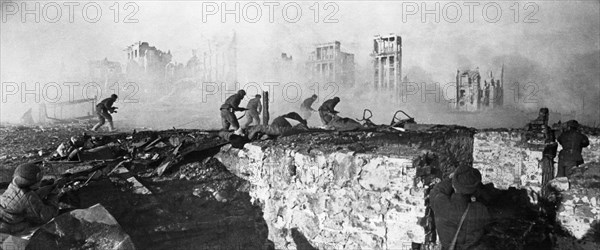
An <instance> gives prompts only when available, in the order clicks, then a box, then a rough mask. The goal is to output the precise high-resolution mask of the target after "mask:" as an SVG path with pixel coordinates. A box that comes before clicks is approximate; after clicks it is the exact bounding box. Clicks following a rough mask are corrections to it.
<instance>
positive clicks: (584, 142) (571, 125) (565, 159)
mask: <svg viewBox="0 0 600 250" xmlns="http://www.w3.org/2000/svg"><path fill="white" fill-rule="evenodd" d="M578 128H579V123H578V122H577V121H575V120H570V121H568V122H567V130H566V131H565V132H563V133H562V134H561V135H560V136H559V137H558V143H560V145H561V146H562V150H561V151H560V153H559V154H558V172H557V174H556V177H568V176H567V175H568V174H569V172H570V170H571V169H572V168H573V167H576V166H579V165H581V164H583V163H584V162H583V157H582V156H581V150H582V148H584V147H587V146H589V145H590V141H589V139H588V138H587V136H585V135H584V134H582V133H581V132H579V130H578Z"/></svg>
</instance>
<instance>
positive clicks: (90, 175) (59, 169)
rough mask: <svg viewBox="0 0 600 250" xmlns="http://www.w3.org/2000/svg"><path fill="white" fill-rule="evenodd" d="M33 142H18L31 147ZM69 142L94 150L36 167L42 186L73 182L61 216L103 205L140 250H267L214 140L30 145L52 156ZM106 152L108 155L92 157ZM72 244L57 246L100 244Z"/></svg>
mask: <svg viewBox="0 0 600 250" xmlns="http://www.w3.org/2000/svg"><path fill="white" fill-rule="evenodd" d="M32 135H35V134H34V133H23V134H19V135H15V136H18V137H21V138H22V140H23V141H31V139H30V138H29V136H32ZM72 136H74V137H77V141H80V140H79V139H83V140H85V142H84V143H83V144H85V145H93V146H92V148H87V149H85V150H84V151H85V152H88V154H87V155H86V156H85V157H81V156H83V154H79V158H80V159H78V160H68V159H65V158H64V157H60V156H58V155H57V154H54V155H50V154H48V155H47V157H46V159H45V160H44V161H43V162H41V161H40V164H43V166H42V167H43V169H44V172H45V178H53V179H59V178H63V177H64V176H67V177H69V178H73V179H72V180H71V184H70V185H69V186H67V187H65V188H64V189H69V192H68V194H69V195H66V196H64V197H63V198H64V199H61V207H62V209H63V211H67V212H68V211H70V210H71V209H73V208H87V207H90V206H93V205H95V204H101V205H102V206H103V207H105V208H106V211H108V213H110V215H112V216H113V217H114V219H116V221H117V222H118V224H119V225H120V226H121V228H122V229H123V230H124V232H126V233H127V234H128V235H129V236H130V237H131V241H132V242H133V244H134V245H135V247H136V248H137V249H168V248H172V249H198V248H204V249H213V248H222V249H264V248H265V247H266V246H268V244H269V242H268V241H267V227H266V224H265V223H264V220H263V219H262V217H263V216H262V211H261V209H260V207H258V206H256V205H254V204H252V203H251V202H250V196H249V195H248V189H249V188H248V186H249V184H248V182H247V181H245V180H243V179H241V178H239V177H237V176H235V175H233V174H231V173H230V172H229V171H228V170H227V168H225V166H223V165H222V164H221V163H220V162H219V161H217V160H215V159H214V158H211V156H212V155H214V154H215V153H216V152H218V150H219V148H220V147H221V146H222V145H223V144H225V143H226V141H224V140H223V139H221V138H220V137H219V136H218V135H217V133H216V132H212V131H198V130H168V131H158V132H156V131H142V132H135V131H134V132H133V133H116V134H90V135H87V136H86V135H83V132H81V133H79V131H76V132H73V134H68V133H64V134H62V135H61V136H60V137H59V138H57V139H56V140H53V141H52V142H53V143H51V144H49V145H43V144H37V142H36V141H31V144H30V145H35V146H36V147H43V148H52V147H54V148H53V149H56V148H57V147H58V145H60V144H61V143H68V142H69V139H70V138H71V137H72ZM84 138H85V139H84ZM71 141H72V140H71ZM39 142H41V143H44V142H45V141H39ZM106 146H109V149H110V150H101V151H100V150H97V149H98V148H105V147H106ZM82 152H83V151H82ZM107 152H110V153H107ZM11 165H12V164H11ZM6 171H7V172H8V171H10V170H6ZM8 176H9V177H10V176H12V172H11V173H10V174H8ZM5 184H7V183H5ZM100 231H102V230H100ZM100 231H99V232H100ZM64 232H67V231H64ZM45 235H46V236H47V237H46V236H44V237H46V238H48V237H50V238H53V237H54V238H56V237H59V238H61V237H69V236H66V235H60V234H59V235H58V236H56V235H54V236H51V235H53V233H52V232H48V233H47V234H45ZM70 236H73V235H70ZM96 236H98V235H95V236H94V237H96ZM75 237H76V239H68V238H64V239H61V241H60V242H62V243H60V244H67V245H69V244H70V246H73V247H75V248H78V249H79V248H85V247H90V246H97V244H99V241H97V240H96V238H93V237H92V236H90V237H87V236H82V235H80V234H75ZM34 244H35V243H34ZM57 244H59V243H57ZM92 248H93V247H92ZM99 249H104V248H103V247H100V248H99ZM107 249H113V248H112V247H108V248H107Z"/></svg>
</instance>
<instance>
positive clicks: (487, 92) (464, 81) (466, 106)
mask: <svg viewBox="0 0 600 250" xmlns="http://www.w3.org/2000/svg"><path fill="white" fill-rule="evenodd" d="M481 78H482V77H481V74H480V73H479V68H476V69H475V70H464V71H461V70H457V71H456V103H455V106H454V107H455V108H456V109H457V110H460V111H480V110H486V109H494V108H497V107H501V106H502V105H503V103H504V101H503V98H504V65H502V68H501V70H500V79H495V78H494V75H493V73H492V71H490V72H489V75H488V78H487V79H484V80H483V83H482V82H481Z"/></svg>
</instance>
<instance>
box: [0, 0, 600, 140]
mask: <svg viewBox="0 0 600 250" xmlns="http://www.w3.org/2000/svg"><path fill="white" fill-rule="evenodd" d="M14 3H16V4H17V5H18V6H19V10H18V11H17V12H15V9H11V7H10V6H8V5H7V2H2V23H1V25H2V27H1V29H0V34H1V36H0V49H1V52H2V53H1V56H0V57H1V58H0V65H1V68H0V69H1V70H0V82H2V89H1V91H2V93H1V94H2V100H1V101H2V102H1V103H0V104H1V107H0V122H3V123H5V122H19V119H20V117H21V115H22V114H23V113H24V112H25V111H27V110H28V109H29V108H34V109H35V108H36V107H37V106H38V105H39V104H41V103H48V102H51V101H56V99H60V101H67V100H69V98H74V99H78V98H84V97H86V96H87V97H93V96H98V98H105V97H107V96H109V95H110V94H111V93H113V92H115V91H118V92H119V95H120V97H121V98H120V100H119V102H117V104H116V106H119V113H118V114H116V115H115V123H116V124H117V126H119V124H127V125H129V126H133V127H148V128H155V129H165V128H171V127H173V126H176V127H186V128H218V127H219V126H220V118H219V111H218V107H219V106H220V104H221V103H222V102H223V101H224V100H225V99H226V98H227V97H228V96H229V95H231V94H233V93H235V91H236V90H237V89H236V86H239V87H244V86H245V87H247V89H248V91H249V93H248V94H249V95H248V96H247V98H246V99H245V100H244V101H243V102H242V105H245V103H246V101H247V100H248V99H249V97H251V96H253V95H254V94H256V93H257V92H258V89H257V88H256V86H260V87H261V88H262V90H270V91H271V93H270V95H271V96H270V99H271V100H272V103H271V117H272V118H274V117H276V116H278V115H281V114H284V113H287V112H289V111H292V110H296V109H297V108H298V106H299V105H300V103H301V102H302V100H304V99H305V98H307V97H309V96H310V95H312V94H318V95H319V97H320V98H319V99H318V100H317V103H315V105H314V106H317V107H318V105H320V103H322V102H323V101H325V99H327V98H332V97H333V96H339V97H341V99H342V101H341V102H340V104H339V105H338V109H339V110H340V111H341V115H342V116H347V117H351V118H360V117H361V116H362V112H363V109H365V108H369V109H371V110H372V111H373V113H374V117H373V121H374V122H376V123H383V124H387V123H389V122H390V120H391V116H392V115H393V113H394V112H395V111H396V110H404V111H406V112H407V113H409V114H410V115H411V116H414V117H415V119H416V120H417V122H419V123H443V124H460V125H466V126H474V127H522V126H523V125H524V124H525V123H526V122H527V120H528V119H533V118H534V116H535V115H536V114H537V109H539V108H541V107H549V108H550V109H551V110H553V111H554V114H555V115H554V116H553V117H552V116H551V120H552V119H554V120H553V121H556V120H558V119H563V120H564V119H568V118H574V119H579V120H580V122H582V123H584V124H588V125H594V124H596V125H598V124H600V120H598V117H600V113H599V110H600V109H598V107H599V106H600V103H599V100H600V75H599V74H600V73H599V72H600V62H599V59H598V58H599V54H600V26H599V25H598V23H599V22H600V13H599V3H598V2H597V1H581V2H576V4H573V3H567V2H533V3H532V4H533V5H531V6H526V5H525V3H520V5H518V6H516V7H517V8H515V6H514V4H515V3H512V2H504V1H501V2H497V3H496V4H497V6H496V5H494V6H495V7H494V8H496V9H499V10H500V11H501V14H500V16H499V18H497V19H498V20H497V21H496V18H495V17H496V16H495V14H494V13H495V12H494V11H493V10H494V9H492V7H489V6H491V5H489V6H488V5H486V4H487V3H488V2H481V3H479V5H477V6H474V7H473V8H474V12H473V13H472V15H471V16H472V19H473V21H471V20H470V19H469V18H470V16H469V15H470V14H469V13H468V11H469V8H468V6H466V5H465V3H463V2H458V3H457V4H458V5H457V6H458V9H460V11H461V15H460V18H458V19H459V20H458V21H457V22H452V21H454V20H455V19H456V18H455V17H457V15H456V14H457V13H456V9H457V8H456V6H450V5H448V4H449V3H448V2H445V1H440V2H432V1H425V2H405V1H402V2H373V1H365V2H346V1H343V2H334V3H333V4H331V5H328V6H325V3H319V5H318V6H317V5H315V3H312V2H298V3H297V7H298V8H299V9H300V10H301V12H302V13H301V14H299V15H300V18H298V20H297V21H296V20H295V19H294V18H295V17H296V16H297V15H294V13H295V12H294V9H289V10H288V12H287V13H285V14H284V13H283V11H282V10H283V8H284V6H286V3H289V2H281V3H279V5H278V6H273V8H274V10H275V11H274V12H273V21H272V22H271V21H270V16H269V14H270V13H269V12H268V11H269V8H268V6H265V5H264V3H262V2H258V5H259V6H261V7H260V9H261V11H262V13H261V16H260V20H258V21H257V22H252V21H253V19H252V18H253V17H256V13H255V12H254V10H255V8H254V7H255V6H248V5H247V4H248V2H239V4H240V7H239V9H238V10H239V12H240V15H239V22H236V20H235V17H236V15H235V14H229V15H223V14H222V13H223V12H222V10H223V9H222V7H223V6H225V7H226V8H228V9H235V8H236V7H235V4H236V2H181V3H178V4H170V3H169V2H166V1H164V2H163V1H142V2H134V4H135V6H132V7H130V8H125V6H124V5H125V3H120V5H119V6H118V8H119V9H120V12H119V13H118V14H117V13H116V12H115V11H114V10H113V9H114V5H113V4H114V3H108V2H98V3H97V5H98V6H99V8H100V9H101V11H102V15H101V16H100V17H99V18H98V21H97V22H91V21H90V20H87V19H93V17H95V16H94V11H93V9H91V8H88V9H87V12H86V13H85V14H84V13H83V12H84V6H86V3H84V2H81V3H80V4H79V5H78V6H74V9H73V10H74V14H73V21H72V22H71V20H69V18H68V17H69V15H67V11H68V8H67V7H65V6H64V5H61V6H62V7H61V9H62V13H63V15H62V17H61V18H60V20H59V21H57V22H49V21H48V20H47V19H52V17H55V15H54V14H53V13H43V10H44V4H47V3H46V2H39V3H40V8H39V9H40V15H39V18H40V21H39V22H35V20H34V18H35V16H34V15H33V14H32V15H25V18H26V20H25V21H23V16H22V15H21V13H20V11H21V10H22V9H23V8H22V7H23V6H22V4H23V3H24V2H14ZM26 4H28V5H27V6H28V7H30V8H33V6H34V5H33V4H35V2H27V3H26ZM203 4H204V5H203ZM206 4H211V6H213V7H214V6H217V7H218V10H217V12H216V13H215V14H213V15H206V11H207V10H208V9H207V5H206ZM212 4H214V5H212ZM294 4H295V3H294ZM436 4H439V7H436ZM7 6H8V7H7ZM11 6H12V5H11ZM415 6H416V7H417V9H414V7H415ZM485 6H488V7H489V8H488V9H487V10H488V11H487V13H486V12H485V11H484V7H485ZM315 8H316V9H318V10H319V11H318V13H317V12H315ZM411 8H412V9H411ZM424 9H428V10H431V9H433V10H436V11H434V14H424V13H429V12H425V11H424ZM517 10H518V11H517ZM46 11H47V12H48V11H50V12H51V11H52V8H46ZM134 11H135V12H134ZM411 11H412V12H411ZM415 11H416V12H415ZM413 12H414V14H411V13H413ZM132 13H133V14H132ZM435 13H437V14H435ZM84 15H87V19H86V18H84ZM128 15H129V16H128ZM436 18H437V19H439V20H436ZM223 19H225V20H223ZM115 20H118V22H117V21H115ZM131 20H137V22H125V21H131ZM389 33H395V34H398V35H400V36H402V40H403V58H402V65H403V68H402V72H403V73H402V75H403V76H407V78H408V81H409V85H414V86H425V88H427V89H435V90H436V91H438V92H439V94H438V95H437V96H436V95H427V94H424V92H423V91H422V90H423V89H419V90H421V92H415V93H411V94H406V95H405V96H403V98H400V99H397V98H395V97H394V96H392V95H390V94H389V93H386V92H383V93H382V92H377V91H375V90H374V89H373V79H372V78H373V71H372V58H371V56H370V54H371V53H372V50H373V48H372V46H373V42H372V39H373V36H374V35H378V34H381V35H386V34H389ZM233 34H235V37H236V40H237V42H236V46H235V51H236V58H237V75H236V80H237V83H238V85H236V84H235V83H234V82H224V81H216V84H217V86H219V88H218V91H216V92H215V91H213V90H214V89H211V87H212V86H213V85H211V84H212V83H208V84H207V83H206V82H203V81H202V80H201V79H183V80H180V81H177V82H172V83H170V82H168V81H165V79H164V78H162V77H157V78H156V79H144V80H135V81H133V82H132V83H133V84H135V87H131V85H127V83H128V81H125V82H119V83H118V84H116V85H115V84H113V83H106V82H98V83H95V84H96V85H97V86H100V87H101V91H102V92H101V93H98V91H96V89H95V88H89V85H86V84H89V83H90V81H91V79H90V78H89V74H88V71H89V68H88V62H89V61H92V60H102V59H104V58H107V59H108V60H110V61H117V62H120V63H121V66H122V68H123V69H125V68H126V65H127V64H126V63H127V56H126V54H125V52H124V49H125V48H126V47H127V46H128V45H131V44H133V43H134V42H138V41H146V42H149V43H150V45H151V46H156V47H157V48H158V49H160V50H162V51H171V53H172V55H173V61H176V62H178V63H183V64H185V63H186V62H187V61H188V60H189V58H190V57H191V56H192V50H198V51H199V52H203V51H206V50H208V49H209V47H210V49H217V48H216V47H215V46H218V45H219V44H221V45H223V44H224V43H225V42H224V41H230V40H228V39H230V38H231V37H232V35H233ZM334 40H337V41H340V42H341V46H342V51H345V52H349V53H353V54H354V55H355V68H356V72H355V79H356V81H355V84H354V86H347V85H344V84H342V83H336V84H328V83H318V84H315V83H314V82H310V81H309V78H308V75H307V72H306V71H305V65H304V63H305V62H306V60H307V59H308V55H309V54H310V52H311V51H312V49H313V48H314V45H315V44H317V43H324V42H331V41H334ZM281 53H286V54H287V55H291V56H292V57H293V60H292V62H291V63H290V65H288V66H286V67H281V64H280V63H278V62H279V61H280V58H281ZM502 65H504V84H505V93H504V103H505V106H506V107H505V108H503V109H499V110H495V111H490V112H482V113H472V114H465V113H457V112H454V111H453V110H452V108H451V105H450V103H449V100H450V99H452V98H453V96H452V94H453V92H452V91H451V89H452V88H448V86H450V85H451V84H452V83H454V81H455V77H456V70H457V69H474V68H477V67H478V68H479V69H480V72H481V74H482V75H484V76H486V75H487V74H488V72H489V71H492V72H493V74H494V76H495V77H496V78H498V77H499V75H500V70H501V67H502ZM128 80H131V79H128ZM36 82H39V83H40V87H39V89H36V88H35V83H36ZM51 83H56V84H58V85H59V86H61V88H60V89H58V90H55V89H54V88H53V87H52V86H54V85H52V84H51ZM65 83H68V84H65ZM73 83H77V84H73ZM274 83H277V85H274ZM23 84H24V87H23ZM69 84H71V85H69ZM96 85H94V86H96ZM69 86H73V87H72V88H70V87H69ZM222 86H224V87H222ZM86 87H88V88H87V89H86ZM14 88H16V89H14ZM70 91H71V92H70ZM56 92H59V93H60V98H56V96H57V93H56ZM317 107H314V108H317ZM559 113H560V114H562V115H560V116H559V115H558V114H559ZM240 115H241V113H238V116H240ZM34 118H36V116H34ZM309 124H311V125H315V126H316V125H319V121H318V117H317V116H316V115H315V116H313V118H311V120H310V121H309Z"/></svg>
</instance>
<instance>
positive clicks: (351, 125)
mask: <svg viewBox="0 0 600 250" xmlns="http://www.w3.org/2000/svg"><path fill="white" fill-rule="evenodd" d="M326 127H327V128H329V129H334V130H337V131H351V130H356V129H361V128H363V126H362V125H361V124H360V123H359V122H357V121H356V120H354V119H352V118H348V117H339V116H337V115H333V116H332V118H331V120H330V121H329V123H328V124H327V126H326Z"/></svg>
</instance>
